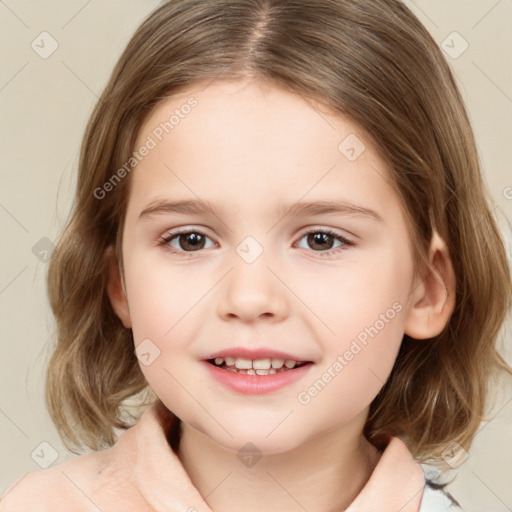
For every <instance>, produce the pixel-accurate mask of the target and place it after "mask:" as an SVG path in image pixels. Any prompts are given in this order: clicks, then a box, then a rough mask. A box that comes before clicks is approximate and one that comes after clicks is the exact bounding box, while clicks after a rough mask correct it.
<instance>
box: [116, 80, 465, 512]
mask: <svg viewBox="0 0 512 512" xmlns="http://www.w3.org/2000/svg"><path fill="white" fill-rule="evenodd" d="M191 96H193V97H194V98H196V99H197V101H198V105H197V106H196V107H195V108H194V109H192V110H191V112H190V113H189V114H188V115H187V116H185V117H184V118H183V119H180V122H179V124H178V125H177V126H175V127H174V129H173V130H172V132H170V133H169V134H167V135H165V136H164V137H163V139H162V141H161V142H159V143H158V144H157V146H156V147H155V148H154V149H151V151H149V153H148V155H147V156H146V157H145V158H144V159H143V160H142V161H141V162H140V163H139V164H138V165H137V166H136V168H135V169H134V170H133V171H132V174H131V176H130V179H131V180H132V182H131V191H130V197H129V200H128V206H127V216H126V220H125V225H124V230H123V245H122V254H123V265H124V275H123V276H120V274H119V272H118V270H117V268H118V267H117V265H113V270H112V272H111V277H110V281H109V296H110V299H111V302H112V304H113V307H114V309H115V311H116V313H117V314H118V316H119V317H120V319H121V320H122V322H123V324H124V325H125V326H126V327H130V328H132V330H133V337H134V341H135V345H136V346H137V345H138V344H140V343H141V342H142V341H143V340H144V339H148V338H149V339H150V340H151V342H152V343H154V344H155V345H156V346H157V347H158V349H159V350H160V356H159V357H157V358H156V359H155V360H154V361H153V362H152V363H151V364H150V365H149V366H145V365H142V364H141V368H142V371H143V372H144V374H145V377H146V379H147V381H148V383H149V385H150V386H151V388H152V389H153V390H154V391H155V393H156V394H157V395H158V396H159V397H160V398H161V400H162V401H163V402H164V404H165V405H166V406H167V407H168V408H169V409H170V410H172V411H173V412H174V413H175V414H176V415H177V416H178V417H179V418H180V419H181V420H182V439H181V443H180V447H179V453H178V456H179V458H180V460H181V461H182V463H183V465H184V467H185V469H186V470H187V472H188V474H189V475H190V478H191V480H192V482H193V483H194V485H195V486H196V487H197V488H198V490H199V491H200V493H201V494H202V495H203V496H206V495H207V499H206V501H207V503H208V504H209V506H210V507H211V508H212V509H214V510H215V511H217V512H231V511H235V510H239V508H240V503H241V502H242V500H243V503H244V510H246V511H247V512H256V511H263V510H288V511H290V512H294V511H303V510H304V509H307V510H315V512H327V511H331V510H343V509H344V508H346V507H347V506H348V505H349V504H350V503H351V502H352V501H353V500H354V498H355V497H356V495H357V494H358V493H359V491H360V490H361V489H362V487H363V486H364V485H365V483H366V482H367V480H368V478H369V477H370V475H371V472H372V471H373V469H374V468H375V465H376V464H377V462H378V460H379V457H380V453H379V452H378V451H377V450H376V449H375V448H374V447H373V446H372V445H371V444H370V443H368V441H367V440H366V439H365V438H364V436H363V435H362V430H363V426H364V422H365V419H366V417H367V414H368V410H369V405H370V403H371V401H372V400H373V398H374V397H375V396H376V395H377V393H378V392H379V390H380V389H381V387H382V386H383V384H384V382H385V380H386V378H387V377H388V375H389V374H390V372H391V369H392V368H393V364H394V362H395V359H396V356H397V353H398V350H399V347H400V344H401V341H402V338H403V335H404V333H406V334H408V335H409V336H411V337H413V338H416V339H417V340H418V341H415V342H417V343H422V342H423V341H421V340H422V339H425V338H429V337H432V336H435V335H436V334H438V333H439V332H441V330H442V329H443V327H444V325H445V324H446V322H447V320H448V318H449V315H450V313H451V311H452V310H453V306H454V299H453V296H454V286H455V283H454V273H453V268H452V266H451V262H450V259H449V255H448V252H447V250H446V246H445V244H444V242H443V241H442V240H441V239H440V238H439V237H437V236H436V237H434V239H433V241H432V245H431V252H430V257H431V261H432V262H433V264H434V265H435V267H436V269H437V270H436V272H433V273H430V274H428V275H427V276H426V277H425V276H415V274H414V268H413V249H412V244H411V240H410V236H409V233H408V230H407V227H406V222H405V217H404V214H403V212H402V210H401V208H400V205H399V202H398V198H397V196H396V193H395V192H394V190H393V189H392V188H391V187H390V185H389V184H388V180H387V177H388V176H389V174H388V170H387V169H386V167H385V165H384V163H383V162H382V161H381V160H380V159H379V158H378V156H377V152H376V151H375V149H374V148H373V147H372V144H371V143H370V141H369V140H367V138H365V136H364V134H363V133H362V132H361V130H360V129H359V128H358V127H357V126H356V125H355V124H353V123H352V122H351V121H350V120H349V119H347V118H345V117H343V116H341V115H339V114H335V113H333V112H327V111H325V109H323V110H322V109H320V107H318V106H316V105H314V104H313V103H312V102H311V101H306V100H305V99H304V98H302V97H300V96H297V95H294V94H291V93H289V92H287V91H285V90H282V89H279V88H276V87H269V86H267V85H263V84H261V83H259V82H254V81H243V82H242V81H232V82H228V81H221V82H215V83H212V84H210V85H209V86H208V87H206V88H205V86H204V85H202V86H201V87H199V86H196V87H193V88H190V89H189V90H188V91H185V92H183V93H181V94H180V95H179V96H175V97H173V98H171V99H168V100H166V101H165V102H163V103H161V104H160V105H159V106H158V107H157V108H156V109H155V110H154V111H153V112H152V114H151V115H150V117H149V118H148V119H147V120H146V122H145V124H144V125H143V126H142V128H141V130H140V132H139V134H138V140H137V143H136V147H137V148H138V147H140V146H141V145H143V144H144V142H145V141H146V140H147V137H148V135H151V134H152V130H154V129H155V127H157V126H158V125H159V123H161V122H164V121H166V120H168V119H169V117H170V115H171V114H172V113H173V111H174V110H175V109H179V108H180V107H181V106H182V105H183V104H184V103H185V102H186V100H187V99H188V98H189V97H191ZM350 134H355V135H356V136H357V137H358V138H359V139H360V140H361V141H362V142H363V143H364V145H365V150H364V152H363V153H362V154H361V155H360V156H359V157H358V158H357V159H356V160H355V161H349V160H348V159H347V158H346V156H345V155H344V154H343V153H342V152H340V151H339V149H338V146H339V144H340V142H342V141H343V140H344V139H345V138H346V137H347V136H348V135H350ZM198 198H200V199H202V200H207V201H210V202H212V203H214V204H215V205H216V206H217V207H218V209H219V215H218V216H215V215H210V214H199V215H196V214H194V215H191V214H183V213H180V214H176V213H161V214H155V215H153V216H151V217H147V218H143V219H139V215H140V213H141V212H142V211H143V210H144V209H145V208H146V207H147V206H148V205H149V204H150V203H152V202H153V201H155V200H169V201H171V200H178V199H198ZM299 200H301V201H314V200H333V201H339V202H341V201H348V202H351V203H355V204H358V205H362V206H365V207H367V208H371V209H372V210H374V211H376V212H377V213H378V214H379V215H380V216H381V217H382V221H376V220H375V219H371V218H368V217H364V216H359V215H354V214H352V215H346V214H343V215H341V214H322V215H316V216H305V215H299V216H295V215H284V214H283V213H282V212H281V213H278V211H277V209H278V208H279V207H280V206H281V205H282V204H290V205H291V204H293V203H295V202H297V201H299ZM176 228H187V229H189V230H190V231H193V232H198V231H199V232H200V233H203V234H204V235H206V237H207V238H206V239H205V241H204V244H203V245H202V246H201V245H200V246H199V247H200V250H196V251H194V250H193V249H191V248H190V246H187V239H186V237H185V239H184V237H181V240H180V237H176V238H174V240H173V241H172V242H169V243H168V244H167V246H165V245H159V240H160V239H161V237H162V236H165V235H167V234H168V233H169V232H170V231H171V230H173V229H176ZM315 228H320V229H322V228H323V229H325V228H330V229H332V230H334V231H336V234H337V235H340V236H342V237H345V238H346V239H348V240H349V241H351V242H353V244H354V245H349V246H346V245H345V246H343V247H342V249H341V250H338V252H336V253H334V252H333V251H336V249H339V247H340V246H341V245H342V242H341V241H339V240H337V239H336V238H329V237H328V238H327V242H326V243H325V245H324V246H323V248H322V246H320V247H318V246H317V245H315V241H314V240H312V239H311V237H310V239H309V241H308V237H307V236H304V233H305V232H306V231H310V230H312V231H313V233H315V232H316V231H315V230H314V229H315ZM247 236H252V237H253V238H254V239H255V240H256V241H257V242H258V244H259V245H260V246H261V248H262V249H263V253H262V254H261V255H260V256H259V257H258V258H257V259H256V261H254V262H253V263H250V264H249V263H247V262H246V261H244V259H242V258H241V257H240V256H239V254H238V253H237V251H236V249H237V247H238V246H239V244H240V243H241V242H242V241H243V240H244V239H245V237H247ZM180 241H181V245H180ZM329 244H330V245H329ZM169 245H171V246H172V248H174V249H175V250H176V251H180V250H181V251H182V252H181V256H180V255H179V254H176V253H172V252H171V251H170V250H169ZM187 250H188V253H187V252H186V251H187ZM329 251H330V252H331V254H330V255H327V256H325V255H322V252H323V253H326V252H329ZM183 254H184V255H185V256H184V257H183ZM397 303H398V304H399V305H400V312H398V313H397V314H396V315H394V317H393V319H392V320H389V321H388V322H387V323H386V324H385V327H384V328H381V329H380V330H379V332H378V334H377V335H376V336H374V337H373V338H370V339H369V341H368V343H367V345H366V346H365V347H364V348H363V349H362V350H361V351H359V352H358V353H357V355H356V356H355V357H353V358H352V360H350V361H349V362H348V363H347V364H346V365H345V366H344V367H343V370H342V371H340V372H338V373H336V374H335V377H334V378H332V379H331V380H330V382H329V383H328V384H327V385H326V386H325V388H324V389H323V390H322V391H321V392H320V393H318V394H317V395H316V396H314V397H312V398H311V400H310V401H309V402H308V403H307V404H304V403H300V402H299V401H298V398H297V397H298V394H299V393H300V392H303V391H305V390H307V389H308V388H309V387H310V386H311V385H312V384H313V383H314V382H315V381H316V380H317V379H319V378H321V377H322V374H323V373H324V372H325V371H328V369H329V367H331V368H332V365H333V363H334V362H335V361H336V359H337V357H338V356H339V355H340V354H344V353H345V352H346V351H347V350H348V349H349V348H350V346H351V342H352V341H353V340H354V339H355V338H356V336H357V335H358V334H359V333H361V332H362V331H363V330H364V329H365V327H368V326H371V325H374V324H375V322H376V321H377V320H378V319H379V318H381V317H380V315H381V314H385V312H386V311H388V310H389V309H390V308H392V305H393V304H395V305H396V304H397ZM234 346H244V347H251V348H252V347H261V346H270V347H274V348H276V349H279V350H283V351H286V352H289V353H291V354H294V355H297V356H298V357H300V358H302V359H306V360H310V361H313V362H314V365H312V366H311V367H310V369H309V373H308V374H307V376H305V377H304V378H303V379H301V380H299V381H297V382H295V383H293V384H291V385H289V386H287V387H285V388H283V389H280V390H278V391H274V392H272V393H268V394H265V395H260V396H247V395H244V394H241V393H237V392H235V391H231V390H228V389H225V388H224V387H222V386H221V385H220V384H218V383H217V382H216V381H214V380H213V379H212V378H211V377H210V376H209V374H208V372H207V371H206V370H205V368H203V365H202V363H200V360H201V359H203V358H204V357H205V356H206V355H207V354H208V353H211V352H213V351H217V350H222V349H225V348H228V347H234ZM331 373H332V369H331ZM249 441H250V442H252V443H253V444H254V445H256V446H257V448H258V449H259V450H260V452H261V454H262V458H261V459H260V460H259V461H258V462H257V463H256V464H255V465H254V466H252V467H246V466H245V465H244V464H242V463H241V462H240V460H239V459H238V458H237V452H238V450H240V448H242V447H243V446H244V445H245V443H247V442H249ZM212 490H213V491H212ZM233 496H236V499H233Z"/></svg>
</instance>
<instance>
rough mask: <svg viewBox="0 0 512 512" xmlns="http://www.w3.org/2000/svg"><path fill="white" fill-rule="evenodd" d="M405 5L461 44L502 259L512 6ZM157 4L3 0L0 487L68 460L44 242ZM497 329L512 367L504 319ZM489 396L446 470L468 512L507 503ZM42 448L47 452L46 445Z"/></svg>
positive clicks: (510, 129) (509, 412) (505, 419)
mask: <svg viewBox="0 0 512 512" xmlns="http://www.w3.org/2000/svg"><path fill="white" fill-rule="evenodd" d="M362 1H363V0H362ZM406 3H407V5H408V6H409V7H410V8H411V9H412V10H413V12H415V13H416V14H417V15H418V17H419V18H420V20H421V21H422V22H423V23H424V24H425V25H426V27H427V28H428V30H429V31H430V32H431V34H432V35H433V37H434V38H435V40H436V41H437V42H438V43H439V44H440V45H441V46H443V47H444V45H446V44H448V45H449V46H452V47H453V48H452V49H451V50H449V51H450V52H452V55H455V54H453V52H459V51H460V50H461V49H463V46H461V45H463V44H464V42H463V40H462V39H460V37H459V36H457V35H455V36H453V35H451V34H452V33H453V32H454V31H456V32H458V33H459V34H460V36H461V37H462V38H463V39H464V40H465V41H467V43H468V44H469V47H468V48H467V50H466V51H465V52H464V53H462V54H461V55H460V56H458V57H457V58H453V57H451V56H449V55H447V60H448V61H449V62H450V65H451V66H452V68H453V70H454V72H455V74H456V77H457V80H458V83H459V85H460V87H461V90H462V93H463V96H464V98H465V101H466V103H467V105H468V108H469V111H470V115H471V119H472V123H473V127H474V130H475V133H476V138H477V141H478V147H479V150H480V154H481V158H482V162H483V167H484V172H485V178H486V180H487V183H488V185H489V188H490V190H491V193H492V194H493V197H494V200H495V206H496V209H495V213H496V215H497V216H498V218H499V221H500V224H501V226H502V228H503V230H504V232H505V233H506V236H507V238H508V250H509V255H510V254H512V249H511V247H512V242H511V228H510V225H509V224H508V222H507V220H506V218H507V217H508V218H509V219H510V218H512V188H507V187H512V172H511V170H510V169H511V167H510V166H511V162H512V59H511V48H512V30H511V28H512V1H510V0H500V1H498V0H457V1H455V0H449V1H448V0H415V1H412V0H409V1H407V2H406ZM158 4H159V1H156V0H144V1H142V0H128V1H127V0H123V1H121V0H112V1H105V0H89V1H87V0H81V1H70V0H60V1H56V0H52V1H48V0H47V1H35V0H34V1H28V0H6V1H5V2H1V1H0V27H1V30H0V47H1V48H2V50H1V55H2V61H1V62H2V66H1V69H0V112H1V121H2V122H1V124H0V130H1V132H0V144H1V146H0V150H1V151H0V160H1V162H2V168H1V174H0V183H1V188H0V226H1V229H2V251H1V262H0V311H1V325H2V345H1V347H2V351H1V354H2V357H1V358H0V433H1V435H0V461H1V466H0V495H1V494H2V493H3V492H4V491H5V490H6V488H7V487H8V485H9V484H10V483H11V482H12V481H13V480H14V479H15V478H17V477H18V476H21V475H23V474H25V473H27V472H29V471H34V470H37V469H39V466H38V462H39V463H41V464H42V463H45V462H47V463H49V462H51V459H52V455H55V457H57V459H56V460H55V462H54V464H57V463H59V462H63V461H64V460H66V459H67V458H69V457H71V456H72V454H70V453H68V452H67V451H66V450H65V448H64V447H63V445H62V443H61V442H60V440H59V438H58V436H57V433H56V430H55V428H54V427H53V425H52V423H51V421H50V420H49V417H48V414H47V412H46V410H45V407H44V403H43V401H42V397H43V386H42V382H43V375H44V367H45V363H46V361H47V355H48V354H47V343H48V340H49V336H50V332H51V329H52V325H53V320H52V317H51V315H50V312H49V308H48V304H47V299H46V292H45V288H44V277H45V272H46V263H45V261H44V254H45V253H44V251H45V250H46V249H47V248H48V245H49V242H48V240H46V239H45V238H44V237H46V238H48V239H49V240H52V241H56V235H57V233H58V231H59V229H60V227H61V226H62V223H63V221H64V219H65V218H66V215H67V212H68V210H69V207H70V201H71V197H72V193H73V186H74V180H75V172H76V166H77V157H78V151H79V144H80V139H81V136H82V133H83V130H84V126H85V123H86V121H87V119H88V116H89V114H90V112H91V109H92V107H93V105H94V103H95V101H96V98H97V96H98V95H99V94H100V92H101V90H102V88H103V86H104V85H105V83H106V80H107V78H108V76H109V74H110V72H111V69H112V67H113V65H114V63H115V61H116V59H117V57H118V56H119V54H120V52H121V51H122V49H123V48H124V46H125V45H126V43H127V42H128V39H129V37H130V35H131V34H132V33H133V31H134V30H135V28H136V27H137V25H138V24H139V23H140V21H141V20H142V18H143V17H144V16H145V15H146V14H148V13H149V12H150V11H151V10H152V9H153V8H154V7H156V6H157V5H158ZM43 31H46V32H48V33H49V34H50V35H51V37H52V38H54V39H55V40H56V41H57V44H58V48H57V50H56V51H55V52H54V53H53V54H52V55H50V56H49V57H48V58H47V59H43V58H41V57H40V56H39V55H38V53H36V51H34V50H33V49H32V47H31V43H32V41H34V40H35V41H36V43H37V41H40V38H38V36H39V35H40V34H41V32H43ZM42 37H48V36H42ZM447 38H448V39H447ZM445 40H446V43H443V41H445ZM46 41H47V43H46V45H45V48H46V49H47V50H48V49H49V48H50V40H49V39H46ZM451 41H453V43H452V42H451ZM39 51H43V50H42V49H40V50H39ZM41 239H43V240H42V241H41ZM36 244H38V245H36ZM34 246H36V249H33V247H34ZM34 253H36V254H34ZM505 334H506V340H507V341H506V344H507V352H508V354H509V355H508V356H507V357H508V360H509V361H511V360H512V358H511V357H510V353H511V352H512V351H511V349H510V347H511V346H512V342H511V332H510V326H508V329H507V331H506V333H505ZM497 396H498V401H497V404H496V407H495V408H494V409H493V411H491V413H490V415H491V416H493V419H492V421H491V422H489V423H487V424H484V425H482V428H481V430H480V432H479V434H478V435H477V437H476V439H475V443H474V445H473V447H472V449H471V451H470V453H469V457H468V458H467V460H466V462H465V463H464V464H463V465H462V466H461V467H460V468H459V470H458V471H454V472H452V475H454V474H457V473H458V474H457V477H456V480H455V482H454V483H453V484H452V485H451V486H450V489H451V491H452V493H453V495H454V496H455V497H456V498H457V499H458V500H459V501H460V502H461V504H462V505H463V507H465V510H467V511H468V512H471V511H475V512H476V511H483V510H485V511H486V512H498V511H500V512H502V511H507V510H512V486H511V485H510V474H512V460H511V459H512V385H511V384H510V379H509V380H508V381H507V384H506V385H505V386H504V387H503V388H502V389H501V390H500V391H499V393H498V392H497ZM42 442H46V443H49V444H50V445H51V446H48V445H42V446H40V443H42ZM31 454H32V455H31ZM37 454H40V456H39V457H38V456H37ZM41 454H44V455H41ZM32 457H33V458H32ZM36 461H37V462H36ZM310 512H314V511H310Z"/></svg>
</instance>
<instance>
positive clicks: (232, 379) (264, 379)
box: [202, 361, 313, 395]
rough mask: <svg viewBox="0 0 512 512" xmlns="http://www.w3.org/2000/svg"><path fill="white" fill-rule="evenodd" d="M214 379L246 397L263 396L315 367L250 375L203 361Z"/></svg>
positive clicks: (309, 365) (305, 366) (300, 367)
mask: <svg viewBox="0 0 512 512" xmlns="http://www.w3.org/2000/svg"><path fill="white" fill-rule="evenodd" d="M202 362H203V363H204V364H205V365H206V367H207V369H208V371H209V372H210V374H211V375H212V377H213V378H214V379H216V380H217V381H218V382H220V383H221V384H223V385H224V386H226V387H227V388H229V389H232V390H234V391H237V392H239V393H244V394H246V395H263V394H264V393H271V392H272V391H277V390H278V389H281V388H284V387H285V386H288V385H290V384H292V383H294V382H296V381H298V380H299V379H301V378H302V377H304V376H305V375H306V374H307V373H308V372H309V371H310V370H311V367H312V366H313V364H312V363H308V364H305V365H303V366H299V367H297V368H294V369H292V370H286V371H284V372H277V373H274V374H272V375H248V374H246V373H237V372H231V371H229V370H223V369H222V368H219V367H218V366H215V365H213V364H211V363H209V362H208V361H202Z"/></svg>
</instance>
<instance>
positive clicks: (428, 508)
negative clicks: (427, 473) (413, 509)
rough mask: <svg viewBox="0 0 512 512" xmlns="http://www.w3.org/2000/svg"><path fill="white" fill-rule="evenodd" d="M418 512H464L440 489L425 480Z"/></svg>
mask: <svg viewBox="0 0 512 512" xmlns="http://www.w3.org/2000/svg"><path fill="white" fill-rule="evenodd" d="M418 512H464V511H463V510H462V508H461V507H460V505H459V503H458V502H457V501H456V500H455V499H454V498H453V497H452V495H451V494H450V493H447V492H445V491H444V490H443V489H442V487H441V486H440V485H438V484H435V483H434V482H432V481H430V480H428V479H426V481H425V488H424V490H423V497H422V499H421V505H420V509H419V511H418Z"/></svg>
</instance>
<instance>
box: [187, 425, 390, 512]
mask: <svg viewBox="0 0 512 512" xmlns="http://www.w3.org/2000/svg"><path fill="white" fill-rule="evenodd" d="M177 455H178V457H179V459H180V461H181V463H182V464H183V466H184V468H185V470H186V471H187V473H188V475H189V477H190V479H191V481H192V482H193V484H194V485H195V487H196V488H197V489H198V491H199V493H200V494H201V496H203V497H204V498H205V501H206V503H207V504H208V506H209V507H210V508H211V509H212V510H214V511H215V512H235V511H237V512H238V511H239V510H240V506H241V503H243V510H244V511H245V512H263V511H268V510H286V511H288V512H304V510H315V512H333V511H338V512H339V511H340V510H345V509H346V508H347V507H348V506H349V505H350V503H352V501H353V500H354V499H355V497H356V496H357V495H358V494H359V492H360V491H361V489H362V488H363V487H364V485H365V484H366V482H367V481H368V479H369V478H370V475H371V473H372V472H373V470H374V468H375V466H376V464H377V462H378V460H379V458H380V455H381V453H380V452H379V451H378V450H377V449H376V448H375V447H374V446H373V445H371V444H370V443H369V442H368V441H367V440H366V438H365V437H364V436H363V435H362V423H361V422H358V423H357V424H351V425H344V426H343V427H340V428H338V429H336V430H333V431H330V432H327V433H324V434H322V435H320V436H318V437H316V438H314V439H310V440H308V441H307V442H305V443H303V444H301V445H299V446H297V447H296V448H294V449H292V450H289V451H287V452H284V453H278V454H263V457H262V458H261V459H260V460H259V461H258V462H256V464H254V465H252V466H251V467H246V466H244V464H242V463H241V461H240V460H239V458H238V457H237V453H236V452H234V451H232V450H228V449H225V448H224V447H223V446H220V445H219V444H217V443H216V442H215V441H213V440H212V439H210V438H209V437H208V436H206V435H204V434H203V433H201V432H199V431H198V430H196V429H194V428H192V427H190V426H188V425H186V424H184V423H182V431H181V439H180V443H179V447H178V450H177Z"/></svg>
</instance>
